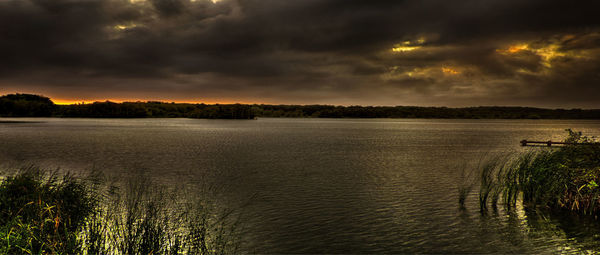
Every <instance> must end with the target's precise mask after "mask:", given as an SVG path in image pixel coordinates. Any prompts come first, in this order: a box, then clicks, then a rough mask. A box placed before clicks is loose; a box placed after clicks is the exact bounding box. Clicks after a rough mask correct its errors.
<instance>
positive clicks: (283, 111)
mask: <svg viewBox="0 0 600 255" xmlns="http://www.w3.org/2000/svg"><path fill="white" fill-rule="evenodd" d="M0 116H3V117H88V118H148V117H156V118H178V117H179V118H207V119H253V118H255V117H314V118H445V119H600V109H594V110H582V109H569V110H566V109H542V108H532V107H500V106H485V107H484V106H481V107H467V108H447V107H416V106H332V105H264V104H260V105H259V104H254V105H246V104H214V105H207V104H183V103H164V102H124V103H113V102H109V101H106V102H95V103H91V104H73V105H56V104H54V103H53V102H52V101H51V100H50V99H49V98H47V97H44V96H38V95H29V94H11V95H5V96H1V97H0Z"/></svg>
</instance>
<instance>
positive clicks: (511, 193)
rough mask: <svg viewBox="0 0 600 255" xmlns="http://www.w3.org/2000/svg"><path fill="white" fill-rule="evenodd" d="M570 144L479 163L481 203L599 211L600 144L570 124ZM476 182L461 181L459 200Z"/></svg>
mask: <svg viewBox="0 0 600 255" xmlns="http://www.w3.org/2000/svg"><path fill="white" fill-rule="evenodd" d="M567 132H568V138H567V139H566V140H565V142H567V143H573V144H568V145H565V146H562V147H553V148H544V149H541V150H540V149H534V150H530V151H526V152H523V153H520V154H518V155H502V156H494V157H491V158H489V159H487V160H485V161H483V163H482V164H480V166H479V168H478V169H479V171H480V172H479V178H478V180H479V207H480V210H481V211H482V212H486V211H487V210H488V207H492V208H493V209H494V210H496V207H497V205H498V204H499V203H502V205H504V207H505V208H507V209H508V210H510V209H511V208H514V207H515V206H516V204H517V203H523V204H525V205H527V206H530V207H538V208H547V209H552V210H568V211H574V212H577V213H579V214H586V215H598V214H600V187H599V185H598V184H599V183H600V144H598V143H593V142H594V141H593V139H591V138H588V137H586V136H583V135H582V134H581V132H574V131H572V130H570V129H568V130H567ZM474 185H475V183H473V182H472V180H471V181H469V182H464V183H463V184H461V185H460V186H459V204H460V205H464V202H465V199H466V197H467V195H468V193H469V191H470V190H471V188H472V187H473V186H474Z"/></svg>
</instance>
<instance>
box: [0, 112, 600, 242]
mask: <svg viewBox="0 0 600 255" xmlns="http://www.w3.org/2000/svg"><path fill="white" fill-rule="evenodd" d="M2 120H3V121H6V122H0V160H2V162H3V163H2V164H4V165H6V166H9V167H10V166H11V165H15V164H20V163H22V162H27V163H35V164H39V165H42V166H48V167H61V168H63V169H90V168H96V169H102V171H106V172H108V173H121V174H123V173H125V174H127V173H129V172H133V171H140V170H142V171H144V172H147V173H149V174H150V175H151V176H153V177H154V178H155V179H156V180H158V181H160V182H163V183H164V184H167V185H171V186H177V185H185V184H190V183H191V184H192V185H193V183H194V182H195V181H199V179H200V178H211V181H214V182H216V183H218V184H219V185H221V186H223V187H227V189H226V190H227V193H226V198H224V203H237V202H240V201H245V200H247V199H248V198H249V197H250V196H251V195H254V198H253V199H252V200H251V203H250V205H249V206H248V207H246V208H245V209H244V210H245V219H246V220H245V222H246V225H245V233H246V234H245V235H244V239H245V245H244V251H246V252H252V253H493V252H498V253H570V252H573V253H580V252H583V251H596V252H598V251H600V225H599V224H598V223H597V221H596V220H594V219H586V218H580V217H576V216H573V215H568V214H561V215H556V214H554V215H553V214H549V213H547V212H543V211H533V210H525V209H524V208H519V210H516V211H515V212H512V213H506V212H504V211H503V210H502V208H500V210H499V211H498V212H496V213H494V212H492V213H490V214H489V215H486V216H482V215H481V214H479V211H478V203H477V198H476V194H474V193H473V194H471V196H470V197H469V198H468V200H467V210H465V211H461V210H459V209H458V203H457V200H458V193H457V187H458V185H459V182H460V174H461V169H463V168H464V167H463V166H464V165H476V164H477V162H479V161H480V160H481V159H482V158H484V157H486V156H489V155H495V154H497V153H505V152H510V151H521V150H524V149H523V148H521V147H519V145H518V141H520V140H522V139H539V140H548V139H552V140H562V139H563V138H564V137H565V135H566V132H564V129H566V128H573V129H575V130H578V131H583V132H584V134H588V135H590V136H592V135H595V136H600V121H575V120H559V121H554V120H552V121H550V120H421V119H402V120H387V119H386V120H362V119H361V120H357V119H340V120H337V119H259V120H244V121H241V120H193V119H130V120H122V119H37V118H36V119H2ZM15 120H17V121H19V122H20V123H19V122H9V121H15ZM22 121H37V122H38V123H27V122H22Z"/></svg>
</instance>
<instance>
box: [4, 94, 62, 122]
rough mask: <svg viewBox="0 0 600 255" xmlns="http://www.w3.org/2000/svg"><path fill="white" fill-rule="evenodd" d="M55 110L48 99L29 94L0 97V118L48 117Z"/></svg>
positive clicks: (54, 106)
mask: <svg viewBox="0 0 600 255" xmlns="http://www.w3.org/2000/svg"><path fill="white" fill-rule="evenodd" d="M55 110H56V105H55V104H54V103H53V102H52V101H51V100H50V98H47V97H44V96H38V95H29V94H10V95H4V96H1V97H0V116H3V117H49V116H52V113H53V112H54V111H55Z"/></svg>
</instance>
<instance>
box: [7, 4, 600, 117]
mask: <svg viewBox="0 0 600 255" xmlns="http://www.w3.org/2000/svg"><path fill="white" fill-rule="evenodd" d="M599 10H600V1H598V0H590V1H586V0H582V1H575V0H562V1H559V0H527V1H525V0H457V1H447V0H446V1H441V0H440V1H434V0H393V1H387V0H380V1H377V0H362V1H359V0H195V1H194V0H0V56H1V61H0V94H7V93H15V92H20V93H34V94H41V95H45V96H48V97H50V98H52V99H53V101H55V102H57V103H72V102H89V101H95V100H100V101H104V100H107V99H108V100H113V101H138V100H141V101H146V100H160V101H169V102H170V101H175V102H205V103H217V102H218V103H233V102H239V103H268V104H333V105H389V106H393V105H417V106H450V107H462V106H480V105H485V106H491V105H498V106H535V107H546V108H600V14H599Z"/></svg>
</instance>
